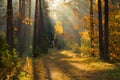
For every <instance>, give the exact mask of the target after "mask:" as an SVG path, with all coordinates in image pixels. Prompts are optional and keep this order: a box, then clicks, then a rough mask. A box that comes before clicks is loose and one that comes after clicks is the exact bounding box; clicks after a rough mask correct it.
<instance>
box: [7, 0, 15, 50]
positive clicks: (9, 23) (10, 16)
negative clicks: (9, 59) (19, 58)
mask: <svg viewBox="0 0 120 80" xmlns="http://www.w3.org/2000/svg"><path fill="white" fill-rule="evenodd" d="M13 33H14V29H13V7H12V0H7V32H6V40H7V43H8V45H9V46H10V47H11V48H12V47H14V38H13Z"/></svg>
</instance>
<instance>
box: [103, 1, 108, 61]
mask: <svg viewBox="0 0 120 80" xmlns="http://www.w3.org/2000/svg"><path fill="white" fill-rule="evenodd" d="M104 1H105V9H104V10H105V11H104V13H105V24H104V48H105V49H104V50H105V51H104V52H105V56H104V59H106V60H109V29H108V26H109V24H108V18H109V17H108V16H109V6H108V0H104Z"/></svg>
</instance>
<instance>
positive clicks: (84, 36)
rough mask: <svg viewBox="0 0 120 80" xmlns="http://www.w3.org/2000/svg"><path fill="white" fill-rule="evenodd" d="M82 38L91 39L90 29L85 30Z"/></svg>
mask: <svg viewBox="0 0 120 80" xmlns="http://www.w3.org/2000/svg"><path fill="white" fill-rule="evenodd" d="M82 38H83V39H84V40H87V41H89V40H90V36H89V32H88V31H85V32H83V35H82Z"/></svg>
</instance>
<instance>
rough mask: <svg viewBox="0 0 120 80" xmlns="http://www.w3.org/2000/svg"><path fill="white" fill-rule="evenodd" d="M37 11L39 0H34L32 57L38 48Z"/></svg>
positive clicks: (35, 54)
mask: <svg viewBox="0 0 120 80" xmlns="http://www.w3.org/2000/svg"><path fill="white" fill-rule="evenodd" d="M38 12H39V0H36V4H35V19H34V21H35V22H34V32H33V55H34V57H36V56H37V54H38V53H39V52H37V51H38V49H39V44H38V43H39V39H38V37H39V36H38V35H39V22H38V21H39V15H38Z"/></svg>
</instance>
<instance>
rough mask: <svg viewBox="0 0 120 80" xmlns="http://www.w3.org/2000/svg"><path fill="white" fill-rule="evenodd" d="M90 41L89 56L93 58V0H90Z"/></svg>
mask: <svg viewBox="0 0 120 80" xmlns="http://www.w3.org/2000/svg"><path fill="white" fill-rule="evenodd" d="M90 40H91V55H92V56H93V57H94V56H95V53H94V23H93V0H90Z"/></svg>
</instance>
